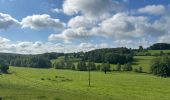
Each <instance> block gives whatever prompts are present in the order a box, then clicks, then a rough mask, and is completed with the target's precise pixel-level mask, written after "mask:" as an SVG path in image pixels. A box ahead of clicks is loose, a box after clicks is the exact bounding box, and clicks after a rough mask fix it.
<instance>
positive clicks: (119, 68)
mask: <svg viewBox="0 0 170 100" xmlns="http://www.w3.org/2000/svg"><path fill="white" fill-rule="evenodd" d="M116 71H121V65H120V64H119V63H118V64H117V66H116Z"/></svg>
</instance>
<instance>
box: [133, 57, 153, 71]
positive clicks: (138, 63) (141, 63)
mask: <svg viewBox="0 0 170 100" xmlns="http://www.w3.org/2000/svg"><path fill="white" fill-rule="evenodd" d="M154 58H155V57H154V56H135V57H134V62H133V63H132V64H133V68H136V67H142V68H143V71H144V72H147V73H148V72H149V71H150V65H151V61H152V59H154Z"/></svg>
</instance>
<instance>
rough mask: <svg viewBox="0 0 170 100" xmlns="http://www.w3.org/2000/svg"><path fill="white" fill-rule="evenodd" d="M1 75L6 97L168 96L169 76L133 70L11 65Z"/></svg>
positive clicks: (157, 99) (97, 99)
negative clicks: (58, 68)
mask: <svg viewBox="0 0 170 100" xmlns="http://www.w3.org/2000/svg"><path fill="white" fill-rule="evenodd" d="M10 72H11V74H6V75H0V96H1V97H3V100H68V99H69V100H169V99H170V87H169V83H170V78H160V77H156V76H152V75H149V74H139V73H133V72H128V73H127V72H112V73H108V74H106V75H105V74H104V73H102V72H92V73H91V78H92V82H91V84H92V86H91V87H88V81H87V80H88V73H87V72H80V71H69V70H56V69H34V68H18V67H10Z"/></svg>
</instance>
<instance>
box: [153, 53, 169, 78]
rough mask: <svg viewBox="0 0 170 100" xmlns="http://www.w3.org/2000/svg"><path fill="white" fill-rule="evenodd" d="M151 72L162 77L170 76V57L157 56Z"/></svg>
mask: <svg viewBox="0 0 170 100" xmlns="http://www.w3.org/2000/svg"><path fill="white" fill-rule="evenodd" d="M151 73H152V74H154V75H157V76H161V77H168V76H170V57H168V56H161V57H157V58H155V59H154V60H153V61H152V63H151Z"/></svg>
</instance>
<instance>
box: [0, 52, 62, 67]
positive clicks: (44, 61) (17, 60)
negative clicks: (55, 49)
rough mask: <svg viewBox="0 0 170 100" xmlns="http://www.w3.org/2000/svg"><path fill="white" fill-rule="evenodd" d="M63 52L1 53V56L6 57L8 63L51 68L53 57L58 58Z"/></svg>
mask: <svg viewBox="0 0 170 100" xmlns="http://www.w3.org/2000/svg"><path fill="white" fill-rule="evenodd" d="M62 55H64V54H63V53H45V54H38V55H23V54H10V53H0V58H1V59H4V60H5V61H6V62H7V64H8V65H11V66H19V67H34V68H49V67H51V61H50V60H51V59H56V58H58V57H59V56H62Z"/></svg>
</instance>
